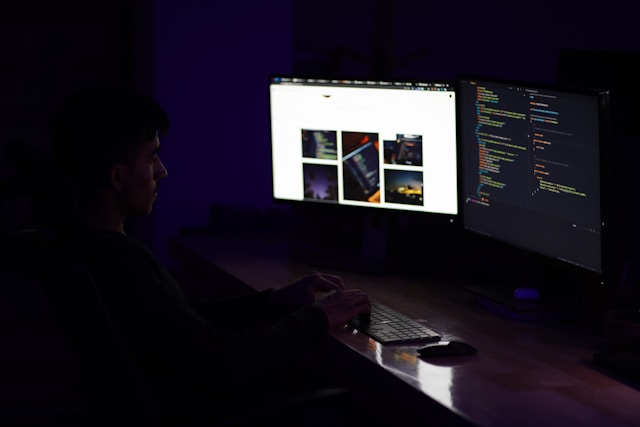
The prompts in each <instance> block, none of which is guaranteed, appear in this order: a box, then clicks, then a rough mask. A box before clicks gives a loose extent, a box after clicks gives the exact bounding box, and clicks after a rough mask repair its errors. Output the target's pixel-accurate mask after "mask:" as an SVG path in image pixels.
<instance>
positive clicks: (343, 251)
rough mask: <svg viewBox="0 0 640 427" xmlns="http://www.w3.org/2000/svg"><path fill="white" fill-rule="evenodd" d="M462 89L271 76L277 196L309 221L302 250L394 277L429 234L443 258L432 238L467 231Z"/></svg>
mask: <svg viewBox="0 0 640 427" xmlns="http://www.w3.org/2000/svg"><path fill="white" fill-rule="evenodd" d="M454 83H455V82H453V81H449V82H447V81H440V80H437V81H436V80H433V81H431V80H423V81H409V80H357V79H330V78H329V79H318V78H303V77H292V76H280V75H278V76H270V79H269V94H270V119H271V154H272V184H273V185H272V189H273V194H272V195H273V200H274V201H276V202H279V203H285V204H288V205H291V206H293V209H294V211H295V212H296V217H297V218H302V220H301V222H302V224H301V225H300V226H298V227H297V228H296V230H295V232H294V234H295V235H294V236H293V238H292V239H290V241H291V242H292V243H291V246H292V247H293V252H295V254H297V255H300V254H306V257H305V258H306V259H311V260H313V262H315V263H316V264H330V265H332V266H337V265H338V264H340V266H343V267H345V268H350V269H353V268H356V269H358V270H364V271H367V272H372V270H385V271H386V270H387V265H389V264H393V262H394V261H393V258H394V257H395V256H396V255H397V257H398V259H399V260H401V261H399V263H402V264H404V265H406V264H411V262H410V261H408V259H410V258H411V257H412V256H418V255H414V253H415V252H416V251H411V250H410V248H411V247H413V246H412V245H411V244H410V241H409V240H410V239H420V237H418V236H420V235H421V233H422V234H425V233H431V234H430V241H431V245H430V248H433V249H432V251H433V252H436V253H437V254H438V255H440V256H443V255H442V254H443V253H445V251H444V250H443V246H445V245H438V244H437V243H436V241H435V238H434V235H435V234H439V235H443V236H446V235H447V234H448V233H456V232H457V230H458V227H459V221H458V217H459V216H458V209H459V202H458V189H459V186H458V171H457V167H458V159H457V149H458V147H457V136H456V132H457V124H456V92H455V84H454ZM435 230H437V231H435ZM422 240H423V241H424V239H422ZM443 241H446V239H445V238H443ZM420 247H421V248H424V247H425V245H420ZM420 256H422V257H427V256H428V255H427V254H426V253H425V251H422V253H421V254H420ZM356 264H361V265H362V267H356V266H355V265H356ZM416 264H419V263H416ZM381 266H382V267H381Z"/></svg>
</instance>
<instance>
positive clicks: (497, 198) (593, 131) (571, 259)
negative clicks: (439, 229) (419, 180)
mask: <svg viewBox="0 0 640 427" xmlns="http://www.w3.org/2000/svg"><path fill="white" fill-rule="evenodd" d="M456 83H457V89H458V102H459V104H458V107H459V116H458V124H459V143H460V154H461V157H460V161H461V163H460V165H461V166H460V172H461V196H462V197H461V215H462V225H463V229H464V230H465V232H469V233H471V234H474V235H478V236H483V237H480V238H481V239H487V240H492V241H499V242H503V243H504V244H505V245H506V247H508V248H510V249H514V248H515V249H519V250H520V252H519V253H521V254H523V255H526V256H533V255H538V256H540V257H541V258H539V259H546V260H553V263H556V264H557V266H560V265H562V266H568V267H569V268H572V269H576V270H581V271H584V272H590V273H593V274H594V275H601V274H602V272H603V269H604V261H603V260H604V258H605V257H604V247H605V246H604V245H605V232H604V231H605V229H604V227H605V210H604V206H605V203H604V199H605V198H606V190H605V189H606V186H605V184H604V181H605V178H606V173H605V172H604V169H603V168H604V165H605V161H604V157H605V148H606V145H607V144H606V141H607V140H608V132H609V127H608V120H609V117H608V116H609V114H608V105H609V104H608V92H607V91H598V90H589V89H577V88H567V87H561V86H551V85H543V84H536V83H531V82H529V83H523V82H514V81H505V80H502V79H495V78H487V77H474V76H459V77H458V79H457V82H456ZM511 252H512V253H515V252H517V251H511ZM492 256H494V255H492V254H488V257H492ZM494 258H495V257H494ZM493 261H498V264H499V260H496V259H494V260H493ZM503 261H504V259H503ZM505 264H506V263H505ZM505 264H503V268H505V269H507V267H506V265H505ZM523 284H524V280H523Z"/></svg>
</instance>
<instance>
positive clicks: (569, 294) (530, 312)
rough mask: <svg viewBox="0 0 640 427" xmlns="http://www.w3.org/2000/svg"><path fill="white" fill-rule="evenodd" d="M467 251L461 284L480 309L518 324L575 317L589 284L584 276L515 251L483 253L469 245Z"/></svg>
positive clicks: (486, 251) (531, 255) (539, 258)
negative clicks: (485, 309)
mask: <svg viewBox="0 0 640 427" xmlns="http://www.w3.org/2000/svg"><path fill="white" fill-rule="evenodd" d="M467 250H469V251H470V252H468V253H467V260H466V262H467V267H468V270H467V272H466V274H465V277H464V279H463V280H464V283H465V284H466V286H465V288H466V289H467V290H468V291H469V292H470V293H471V294H472V296H473V298H474V299H475V302H476V303H477V304H479V305H480V306H482V307H485V308H487V309H489V310H492V311H494V312H495V313H497V314H500V315H503V316H506V317H509V318H512V319H518V320H543V319H552V318H566V317H574V316H576V315H578V314H579V312H580V309H581V305H582V304H583V301H582V300H581V298H582V294H583V292H584V289H586V285H587V283H586V282H587V281H588V280H589V279H588V278H587V276H586V275H584V276H583V275H581V274H579V273H578V272H577V271H574V270H573V269H569V268H567V269H564V268H561V267H560V266H558V265H557V263H556V264H554V263H551V262H545V261H544V260H543V259H542V258H541V257H536V256H534V255H533V254H527V253H526V252H519V251H518V250H515V249H511V250H510V252H506V251H503V250H497V249H495V248H494V250H486V249H485V251H484V252H483V251H481V250H480V249H478V247H475V246H472V245H470V248H467ZM536 294H537V298H536V297H535V296H536ZM527 296H528V298H527Z"/></svg>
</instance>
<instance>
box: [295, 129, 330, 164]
mask: <svg viewBox="0 0 640 427" xmlns="http://www.w3.org/2000/svg"><path fill="white" fill-rule="evenodd" d="M302 156H303V157H308V158H312V159H327V160H337V159H338V143H337V132H336V131H335V130H311V129H302Z"/></svg>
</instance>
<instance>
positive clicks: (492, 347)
mask: <svg viewBox="0 0 640 427" xmlns="http://www.w3.org/2000/svg"><path fill="white" fill-rule="evenodd" d="M171 253H172V255H173V256H174V257H175V258H176V259H177V260H178V261H180V260H187V259H200V260H202V261H206V262H208V263H210V264H211V265H213V266H215V267H216V268H217V269H219V270H220V271H222V272H224V273H226V274H228V275H230V276H232V277H235V278H236V279H238V280H239V281H240V282H243V283H245V284H247V285H249V286H251V287H253V288H255V289H256V290H261V289H266V288H277V287H279V286H281V285H282V284H286V283H289V282H291V281H293V280H294V279H296V278H298V277H300V276H302V275H303V274H306V273H308V272H309V271H311V270H314V269H318V268H317V267H315V266H313V265H310V264H307V263H304V262H300V261H293V260H292V259H291V257H290V256H289V253H288V249H287V244H286V242H283V241H278V240H268V239H262V240H258V239H255V240H251V239H243V240H237V239H236V240H234V239H218V238H213V237H211V236H183V237H179V238H176V239H173V240H172V242H171ZM321 270H322V271H325V272H333V273H337V274H339V275H341V276H342V277H343V279H344V280H345V282H346V283H347V285H348V286H349V287H354V288H361V289H364V290H365V291H366V292H368V293H369V295H370V296H371V297H372V298H374V299H377V300H379V301H381V302H382V303H384V304H386V305H388V306H390V307H392V308H394V309H396V310H398V311H400V312H402V313H404V314H406V315H408V316H410V317H413V318H415V319H418V320H424V321H425V322H426V323H428V324H429V326H431V327H433V328H434V329H436V330H438V331H439V332H441V333H442V335H443V339H459V340H462V341H466V342H468V343H470V344H472V345H474V346H475V347H477V348H478V349H479V353H478V354H477V355H474V356H465V357H458V358H448V359H443V360H439V361H437V362H436V361H424V360H421V359H419V358H417V352H416V348H415V347H414V346H383V345H380V344H379V343H377V342H375V341H373V340H371V339H370V338H368V337H367V336H366V335H364V334H362V333H357V331H354V330H353V329H352V328H350V327H345V328H344V329H339V330H334V331H331V332H330V340H329V341H331V346H332V347H333V348H332V354H333V355H335V358H336V361H337V362H338V363H341V364H343V366H344V367H345V368H346V369H348V370H349V371H350V372H353V373H354V375H356V376H358V377H359V378H360V379H361V380H362V381H363V383H364V384H367V386H368V387H371V388H372V389H374V388H375V389H377V390H378V391H380V392H381V393H386V394H388V396H389V398H392V399H394V400H395V401H396V403H398V404H399V405H400V406H403V407H404V409H406V410H407V411H412V412H413V415H414V416H415V417H416V419H419V420H424V421H425V422H428V423H430V424H429V425H434V426H443V425H447V426H457V425H461V426H462V425H475V426H481V427H489V426H492V427H502V426H504V427H513V426H519V427H522V426H544V427H553V426H572V427H573V426H598V427H602V426H607V427H612V426H638V425H640V387H638V384H634V383H629V382H625V381H622V380H620V379H616V378H615V377H613V376H610V375H607V374H606V373H604V372H602V371H600V370H599V369H598V368H596V367H595V366H594V365H593V363H592V355H593V352H594V351H595V349H596V347H597V346H598V345H599V344H601V343H602V342H603V341H605V336H604V334H603V333H602V332H601V331H600V330H598V328H590V327H587V326H588V325H583V324H581V322H576V321H572V320H555V321H548V322H525V321H519V320H512V319H508V318H506V317H501V316H499V315H497V314H494V313H493V312H491V311H489V310H487V309H486V308H483V307H480V306H479V305H477V304H476V303H475V301H474V299H473V297H472V295H471V294H470V293H469V292H468V291H467V290H466V289H465V288H464V286H461V284H460V283H456V281H455V280H451V279H447V278H446V277H444V278H443V277H441V278H437V277H434V278H427V277H417V276H416V277H402V276H396V275H385V276H380V275H366V274H360V273H355V272H349V271H339V270H334V271H332V270H331V269H326V268H323V269H321ZM375 410H376V409H375V408H372V411H375Z"/></svg>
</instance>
